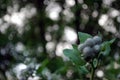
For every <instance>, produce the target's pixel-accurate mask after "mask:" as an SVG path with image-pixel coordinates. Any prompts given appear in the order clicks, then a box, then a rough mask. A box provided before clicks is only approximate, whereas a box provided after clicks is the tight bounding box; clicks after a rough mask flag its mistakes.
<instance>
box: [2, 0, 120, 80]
mask: <svg viewBox="0 0 120 80" xmlns="http://www.w3.org/2000/svg"><path fill="white" fill-rule="evenodd" d="M119 5H120V1H119V0H0V80H89V76H90V74H88V75H83V74H79V72H78V71H77V70H76V69H75V67H74V65H73V64H72V63H71V62H70V61H69V59H68V58H67V57H65V55H64V54H63V49H65V48H68V49H69V48H72V46H71V45H72V44H79V43H80V42H79V40H78V35H77V33H78V32H79V31H81V32H86V33H89V34H91V35H93V36H95V35H97V34H98V32H100V33H101V34H102V35H103V41H104V40H110V39H112V38H116V41H115V43H114V44H113V45H112V46H111V48H112V51H111V53H110V55H109V56H107V57H104V58H103V61H101V66H100V67H98V69H97V70H96V74H95V80H120V57H119V55H120V53H119V52H120V6H119Z"/></svg>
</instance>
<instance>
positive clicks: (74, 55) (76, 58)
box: [63, 32, 115, 80]
mask: <svg viewBox="0 0 120 80" xmlns="http://www.w3.org/2000/svg"><path fill="white" fill-rule="evenodd" d="M78 35H79V39H80V42H81V43H83V44H85V42H88V40H90V41H89V42H88V43H87V44H89V43H91V41H92V36H91V35H89V34H87V33H83V32H78ZM93 39H95V40H96V41H97V42H99V41H100V43H101V41H102V39H101V37H99V36H95V37H93ZM114 41H115V39H112V40H110V41H105V42H103V43H102V44H99V45H101V47H100V48H101V49H99V50H98V51H97V53H95V54H98V55H97V56H95V55H90V54H93V53H94V50H93V51H91V52H89V54H85V53H84V52H85V51H87V50H84V51H83V52H82V51H79V50H77V49H78V48H77V46H76V45H73V49H65V50H63V53H64V55H65V56H67V57H68V58H69V59H70V60H71V61H72V62H73V63H74V64H75V66H76V67H77V68H79V70H78V71H79V72H80V73H82V74H87V73H89V71H88V70H87V68H86V66H85V63H84V64H81V63H83V61H84V60H83V59H82V56H81V55H82V54H83V55H84V54H85V56H84V57H85V58H84V59H85V60H86V64H87V62H88V63H89V64H91V69H92V71H91V78H90V80H93V79H94V74H95V70H96V69H97V67H98V64H99V60H101V59H100V55H101V54H102V55H104V57H105V56H108V55H109V53H110V51H111V48H110V45H111V44H112V43H113V42H114ZM87 46H89V45H86V48H87ZM78 47H80V46H78ZM89 49H92V48H89ZM80 50H81V49H80ZM89 51H90V50H89ZM86 56H88V57H86ZM90 56H91V57H90ZM92 56H93V57H92ZM87 58H89V59H87ZM81 61H82V62H81Z"/></svg>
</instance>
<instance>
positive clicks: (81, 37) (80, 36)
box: [78, 32, 92, 43]
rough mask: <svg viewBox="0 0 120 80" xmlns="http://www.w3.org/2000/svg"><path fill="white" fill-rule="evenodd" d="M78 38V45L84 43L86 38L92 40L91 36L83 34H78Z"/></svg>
mask: <svg viewBox="0 0 120 80" xmlns="http://www.w3.org/2000/svg"><path fill="white" fill-rule="evenodd" d="M78 37H79V40H80V43H84V42H85V41H86V39H87V38H92V36H91V35H89V34H87V33H83V32H78Z"/></svg>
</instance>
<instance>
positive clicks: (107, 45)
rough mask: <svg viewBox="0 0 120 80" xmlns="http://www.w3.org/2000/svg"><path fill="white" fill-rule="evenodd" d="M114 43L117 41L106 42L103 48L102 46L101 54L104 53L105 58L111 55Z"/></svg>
mask: <svg viewBox="0 0 120 80" xmlns="http://www.w3.org/2000/svg"><path fill="white" fill-rule="evenodd" d="M114 41H115V39H112V40H110V41H106V42H104V43H103V44H102V46H101V50H102V52H101V53H102V54H103V55H104V56H107V55H109V53H110V51H111V48H110V45H111V44H112V43H113V42H114Z"/></svg>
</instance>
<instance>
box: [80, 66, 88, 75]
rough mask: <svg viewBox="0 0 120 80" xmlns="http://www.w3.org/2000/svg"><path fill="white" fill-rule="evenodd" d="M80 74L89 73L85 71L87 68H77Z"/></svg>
mask: <svg viewBox="0 0 120 80" xmlns="http://www.w3.org/2000/svg"><path fill="white" fill-rule="evenodd" d="M79 70H80V73H82V74H87V73H89V71H88V70H87V68H86V67H85V66H80V67H79Z"/></svg>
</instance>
